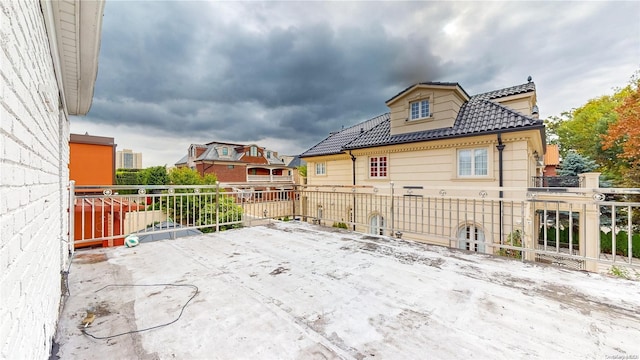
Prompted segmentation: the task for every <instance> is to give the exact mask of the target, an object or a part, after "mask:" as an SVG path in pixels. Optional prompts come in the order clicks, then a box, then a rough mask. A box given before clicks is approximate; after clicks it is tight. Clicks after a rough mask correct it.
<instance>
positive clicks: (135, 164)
mask: <svg viewBox="0 0 640 360" xmlns="http://www.w3.org/2000/svg"><path fill="white" fill-rule="evenodd" d="M116 169H142V153H135V152H133V150H131V149H124V150H118V151H117V152H116Z"/></svg>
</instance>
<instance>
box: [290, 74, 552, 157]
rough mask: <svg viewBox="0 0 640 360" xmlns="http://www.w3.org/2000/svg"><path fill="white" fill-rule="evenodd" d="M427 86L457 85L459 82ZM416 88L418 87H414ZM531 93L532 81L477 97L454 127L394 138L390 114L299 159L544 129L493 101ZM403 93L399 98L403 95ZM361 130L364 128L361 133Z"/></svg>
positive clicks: (347, 131) (340, 134) (463, 109)
mask: <svg viewBox="0 0 640 360" xmlns="http://www.w3.org/2000/svg"><path fill="white" fill-rule="evenodd" d="M428 84H436V85H457V83H428ZM413 86H415V85H412V86H411V87H413ZM411 87H409V88H411ZM409 88H407V89H409ZM405 91H406V90H405ZM530 91H535V85H534V83H533V82H529V83H526V84H522V85H517V86H512V87H509V88H505V89H500V90H495V91H490V92H486V93H482V94H478V95H474V96H472V97H471V98H470V100H469V101H467V102H466V103H464V104H463V105H462V107H461V108H460V111H459V112H458V117H457V118H456V120H455V123H454V125H453V127H447V128H440V129H434V130H427V131H418V132H412V133H406V134H398V135H393V136H391V127H390V122H391V121H390V116H389V113H386V114H383V115H380V116H377V117H375V118H373V119H370V120H367V121H364V122H362V123H360V124H357V125H354V126H352V127H350V128H348V129H344V130H342V131H340V132H338V133H334V134H332V135H330V136H329V137H328V138H326V139H325V140H323V141H321V142H320V143H318V144H317V145H315V146H314V147H312V148H311V149H309V150H307V151H306V152H304V153H302V154H301V155H300V156H302V157H305V156H316V155H331V154H338V153H341V152H343V151H345V150H350V149H362V148H368V147H376V146H385V145H393V144H403V143H411V142H418V141H428V140H438V139H447V138H455V137H464V136H474V135H482V134H491V133H496V132H499V131H503V132H504V131H517V130H521V129H522V130H524V129H535V128H539V129H542V128H544V123H543V121H542V120H539V119H534V118H531V117H528V116H525V115H523V114H521V113H519V112H517V111H515V110H512V109H510V108H508V107H506V106H503V105H500V104H498V103H496V102H493V101H491V100H492V99H497V98H500V97H505V96H510V95H516V94H521V93H526V92H530ZM402 92H404V91H402ZM402 92H401V93H399V94H398V95H400V94H402ZM398 95H396V96H398ZM394 98H395V96H394ZM392 99H393V98H392ZM360 129H362V131H361V130H360Z"/></svg>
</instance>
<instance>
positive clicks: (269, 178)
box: [247, 175, 293, 182]
mask: <svg viewBox="0 0 640 360" xmlns="http://www.w3.org/2000/svg"><path fill="white" fill-rule="evenodd" d="M247 181H249V182H293V176H291V175H247Z"/></svg>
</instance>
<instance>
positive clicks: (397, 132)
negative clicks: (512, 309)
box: [301, 81, 545, 252]
mask: <svg viewBox="0 0 640 360" xmlns="http://www.w3.org/2000/svg"><path fill="white" fill-rule="evenodd" d="M386 105H387V106H388V108H389V112H388V113H385V114H382V115H379V116H376V117H374V118H372V119H369V120H366V121H363V122H361V123H358V124H357V125H354V126H352V127H349V128H347V129H344V130H342V131H339V132H336V133H332V134H330V135H329V137H327V138H326V139H324V140H322V141H321V142H320V143H318V144H316V145H314V146H313V147H311V148H310V149H309V150H307V151H305V152H304V153H302V154H301V157H302V158H303V159H304V160H305V161H306V162H307V164H308V170H307V177H308V185H309V186H311V187H314V186H316V187H320V186H323V185H331V186H341V185H342V186H350V187H354V190H353V191H354V192H355V187H373V188H375V189H376V191H377V190H378V189H382V190H384V189H386V188H389V186H390V184H393V185H391V186H393V187H395V189H423V188H425V189H426V188H429V187H430V188H433V187H447V188H448V189H449V190H447V192H448V194H447V196H449V194H454V193H457V196H459V197H460V196H462V197H463V198H464V195H460V194H464V191H467V192H468V191H469V190H472V191H475V194H476V195H477V193H478V190H481V189H489V188H494V189H495V188H502V189H504V190H505V191H499V192H495V193H492V194H489V197H491V196H494V197H495V198H498V200H497V201H494V202H487V201H485V202H483V203H482V207H481V208H480V205H478V207H476V206H475V205H476V204H475V203H474V204H473V206H474V209H473V211H472V210H462V211H461V210H459V209H458V210H452V211H449V212H441V210H439V209H434V208H433V207H434V206H437V204H435V205H434V204H430V203H427V200H425V199H424V198H421V199H420V200H419V201H421V202H420V204H419V205H418V206H416V207H414V208H413V210H416V211H419V214H420V215H416V213H415V211H414V212H413V213H412V214H411V216H413V217H415V219H414V220H412V221H413V222H415V223H419V226H420V227H421V228H420V229H421V230H416V231H415V232H414V233H406V232H405V235H406V238H414V239H417V240H424V241H428V242H433V243H439V244H442V245H447V246H457V247H461V248H466V249H471V250H473V249H475V250H478V251H483V252H492V250H491V249H489V248H488V247H487V248H485V247H484V246H483V245H482V244H480V246H476V245H477V243H476V244H475V245H474V241H480V242H482V241H485V240H486V241H488V242H491V243H504V242H505V241H506V239H507V238H508V234H509V233H512V232H514V231H515V229H516V227H517V226H521V225H522V222H523V217H524V218H526V217H530V214H519V213H520V212H521V211H518V216H517V217H516V216H507V215H506V214H508V213H510V212H511V211H515V210H512V209H508V208H507V207H506V205H504V202H503V201H502V199H503V198H513V197H518V198H519V199H522V200H525V194H524V193H517V194H516V192H515V190H514V189H526V188H527V187H528V186H530V183H531V179H532V177H534V176H537V175H540V174H541V171H542V168H541V167H540V165H539V163H540V161H539V160H540V159H541V158H542V156H543V155H544V151H545V132H544V124H543V122H542V120H540V119H538V109H537V105H536V88H535V84H534V83H533V82H531V81H529V82H527V83H524V84H521V85H516V86H512V87H508V88H504V89H499V90H495V91H490V92H486V93H481V94H477V95H473V96H471V95H469V94H467V92H466V91H465V90H464V89H463V88H462V87H461V86H460V84H458V83H443V82H425V83H418V84H415V85H412V86H409V87H408V88H406V89H405V90H403V91H401V92H400V93H398V94H397V95H395V96H393V97H392V98H390V99H389V100H387V102H386ZM451 188H454V189H451ZM458 190H459V191H458ZM410 192H411V191H408V193H410ZM381 193H382V192H380V193H378V194H381ZM396 194H397V193H396ZM443 194H444V193H443ZM376 199H380V198H376ZM407 199H408V198H403V199H402V201H407ZM413 200H415V201H418V200H416V199H415V198H412V201H413ZM376 201H381V203H376ZM384 201H388V200H374V201H368V202H366V201H364V202H362V204H361V205H358V203H359V200H357V199H355V198H354V199H353V200H348V201H344V206H342V207H343V208H340V209H337V207H336V204H338V202H335V201H331V202H330V203H328V204H323V203H322V199H321V198H318V199H316V200H314V199H310V200H308V203H307V204H306V205H305V206H307V207H309V208H312V209H315V208H316V207H317V208H318V209H320V210H322V211H320V210H318V214H317V215H316V214H315V213H314V211H315V210H311V211H310V216H314V217H316V218H319V217H326V216H329V214H327V211H337V212H338V214H332V218H333V219H335V218H338V219H339V220H341V219H344V222H346V223H350V224H353V227H354V229H355V230H359V231H363V232H370V233H380V234H383V233H385V232H389V233H388V235H393V233H392V232H393V229H394V228H396V229H397V228H399V227H403V228H412V227H413V225H414V224H413V223H412V224H406V223H402V224H401V223H400V222H401V221H405V222H406V220H402V219H399V217H400V216H403V217H404V215H400V214H399V212H398V209H397V208H398V204H396V206H395V211H394V209H390V208H392V207H393V204H388V203H382V202H384ZM327 202H328V201H327ZM465 206H466V205H465ZM470 208H471V205H469V209H470ZM334 209H335V210H334ZM440 209H441V208H440ZM409 210H411V209H409ZM409 210H407V211H409ZM413 210H412V211H413ZM432 210H434V212H432ZM435 211H437V212H435ZM485 214H497V215H496V216H495V217H494V218H493V220H486V219H485V220H483V221H480V220H475V219H476V218H479V217H484V216H485ZM443 216H444V217H447V218H446V220H443V221H442V226H440V228H439V229H438V230H437V232H438V234H439V235H441V236H439V237H437V238H434V237H433V236H429V235H425V233H426V232H425V231H424V229H425V226H427V225H426V224H429V223H430V222H433V221H434V219H435V218H437V217H439V218H438V221H440V220H442V219H443ZM492 216H493V215H492ZM394 217H395V218H394ZM418 217H420V219H418ZM357 224H368V226H369V228H368V229H367V228H362V229H358V228H357V227H358V226H360V227H362V226H361V225H357ZM452 239H462V240H460V242H459V243H458V244H456V243H455V242H452ZM469 240H470V241H471V242H469Z"/></svg>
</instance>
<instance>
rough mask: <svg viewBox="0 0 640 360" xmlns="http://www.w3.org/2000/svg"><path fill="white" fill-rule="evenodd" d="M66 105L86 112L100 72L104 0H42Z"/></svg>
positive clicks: (74, 112) (70, 109)
mask: <svg viewBox="0 0 640 360" xmlns="http://www.w3.org/2000/svg"><path fill="white" fill-rule="evenodd" d="M41 4H42V9H43V13H44V16H45V23H46V25H47V31H48V36H49V44H50V45H51V48H52V49H51V53H52V57H53V59H54V63H55V64H54V66H55V70H56V77H57V80H58V87H61V88H62V97H63V106H65V107H66V110H67V113H68V114H69V115H86V114H87V113H88V112H89V109H90V108H91V103H92V101H93V91H94V87H95V83H96V77H97V75H98V55H99V53H100V38H101V33H102V16H103V13H104V4H105V2H104V0H86V1H80V0H56V1H50V0H41Z"/></svg>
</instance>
